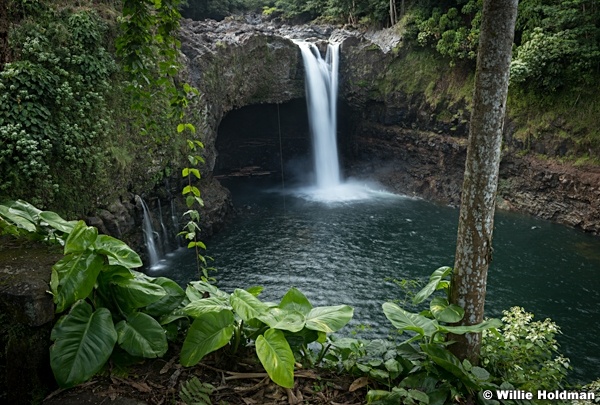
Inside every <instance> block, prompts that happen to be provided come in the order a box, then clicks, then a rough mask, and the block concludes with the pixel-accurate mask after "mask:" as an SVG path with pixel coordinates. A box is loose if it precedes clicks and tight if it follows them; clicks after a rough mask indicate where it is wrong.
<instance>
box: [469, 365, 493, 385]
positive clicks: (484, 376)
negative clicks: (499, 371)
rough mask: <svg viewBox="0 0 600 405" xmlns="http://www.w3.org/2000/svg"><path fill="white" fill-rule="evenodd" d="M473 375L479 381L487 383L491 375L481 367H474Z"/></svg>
mask: <svg viewBox="0 0 600 405" xmlns="http://www.w3.org/2000/svg"><path fill="white" fill-rule="evenodd" d="M471 373H473V375H474V376H475V378H477V379H478V380H479V381H487V380H488V379H489V378H490V373H489V372H488V371H487V370H486V369H485V368H481V367H477V366H474V367H473V368H472V369H471Z"/></svg>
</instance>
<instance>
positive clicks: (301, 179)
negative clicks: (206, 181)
mask: <svg viewBox="0 0 600 405" xmlns="http://www.w3.org/2000/svg"><path fill="white" fill-rule="evenodd" d="M338 102H339V106H338V130H337V143H338V149H339V153H340V166H341V169H342V173H343V170H344V165H345V163H347V162H348V161H349V159H350V157H351V155H352V154H351V151H352V144H353V138H354V134H355V130H356V127H357V121H356V119H355V117H356V116H357V114H354V113H352V112H351V110H350V108H349V107H348V106H347V105H346V104H345V103H344V102H343V101H341V100H339V101H338ZM311 142H312V141H311V136H310V130H309V124H308V113H307V108H306V99H304V98H299V99H294V100H291V101H288V102H285V103H280V104H254V105H249V106H245V107H241V108H238V109H236V110H233V111H230V112H229V113H227V114H226V115H225V116H224V117H223V119H222V120H221V123H220V125H219V128H218V131H217V139H216V149H217V153H218V155H217V160H216V163H215V168H214V175H215V176H217V177H228V176H234V177H243V176H272V177H276V178H281V172H282V167H283V178H284V181H285V182H286V184H287V183H288V182H289V183H290V184H304V183H311V182H312V180H313V177H314V173H313V172H314V167H313V160H312V159H313V157H312V145H311Z"/></svg>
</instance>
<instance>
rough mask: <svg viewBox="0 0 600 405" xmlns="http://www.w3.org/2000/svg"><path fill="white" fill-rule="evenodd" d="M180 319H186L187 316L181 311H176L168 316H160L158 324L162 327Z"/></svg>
mask: <svg viewBox="0 0 600 405" xmlns="http://www.w3.org/2000/svg"><path fill="white" fill-rule="evenodd" d="M180 319H188V316H187V315H186V314H185V313H184V312H183V311H182V310H181V309H176V310H174V311H173V312H171V313H170V314H167V315H163V316H161V317H160V318H159V320H158V323H160V324H161V325H163V326H164V325H168V324H170V323H172V322H175V321H178V320H180Z"/></svg>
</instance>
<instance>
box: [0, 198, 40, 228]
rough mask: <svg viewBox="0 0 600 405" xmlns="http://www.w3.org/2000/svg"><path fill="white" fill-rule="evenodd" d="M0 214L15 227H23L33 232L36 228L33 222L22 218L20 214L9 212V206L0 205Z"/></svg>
mask: <svg viewBox="0 0 600 405" xmlns="http://www.w3.org/2000/svg"><path fill="white" fill-rule="evenodd" d="M0 216H1V217H3V218H5V219H6V220H8V221H10V222H12V223H13V224H15V225H16V226H17V227H19V228H22V229H25V230H26V231H27V232H35V231H36V229H37V228H36V226H35V223H34V222H31V221H30V220H29V219H27V218H23V217H22V216H20V215H18V214H16V213H13V212H11V211H10V208H8V207H5V206H3V205H0Z"/></svg>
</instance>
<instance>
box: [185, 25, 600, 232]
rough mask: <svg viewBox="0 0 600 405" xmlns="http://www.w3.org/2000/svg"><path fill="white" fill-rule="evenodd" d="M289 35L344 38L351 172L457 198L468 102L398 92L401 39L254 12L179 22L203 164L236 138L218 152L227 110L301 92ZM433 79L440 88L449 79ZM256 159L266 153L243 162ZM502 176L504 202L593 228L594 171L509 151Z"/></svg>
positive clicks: (300, 71)
mask: <svg viewBox="0 0 600 405" xmlns="http://www.w3.org/2000/svg"><path fill="white" fill-rule="evenodd" d="M291 38H295V39H308V40H311V41H315V42H317V44H318V45H319V44H320V45H323V44H324V43H325V41H326V40H328V39H332V40H336V41H338V42H341V56H340V58H341V60H340V98H341V99H343V103H342V104H344V105H345V106H346V111H345V112H344V114H347V115H348V117H349V118H347V125H346V127H345V128H344V131H339V133H338V140H339V141H340V142H339V143H340V145H341V155H342V159H343V161H344V163H345V165H346V166H347V167H346V171H347V173H348V174H352V175H361V174H363V175H368V176H369V177H376V178H377V179H378V180H379V181H381V182H382V183H384V184H386V185H387V186H388V187H389V188H390V189H392V190H394V191H397V192H403V193H408V194H414V195H418V196H421V197H424V198H428V199H432V200H437V201H441V202H446V203H449V204H454V205H457V204H459V203H460V191H461V188H462V178H463V172H464V160H465V158H466V139H467V137H468V132H469V105H468V101H465V99H459V100H456V99H455V100H453V101H450V100H441V101H440V100H438V101H437V104H436V105H431V104H429V102H428V98H427V97H426V96H425V94H422V93H418V92H414V91H412V92H410V93H409V92H407V91H404V90H401V86H397V79H398V77H399V76H398V75H397V72H398V69H410V65H406V63H405V58H406V57H407V52H410V50H407V49H406V48H403V47H402V46H401V44H402V38H401V37H400V36H398V35H397V34H396V33H394V32H393V31H390V30H388V31H385V32H367V33H359V32H352V31H347V30H343V29H339V28H335V27H328V26H314V25H307V26H298V27H292V26H285V25H278V24H274V23H272V22H269V21H263V20H262V19H261V18H259V17H256V18H251V17H248V18H240V19H237V20H235V19H233V20H229V21H223V22H215V21H204V22H193V21H189V20H188V21H185V22H184V23H183V24H182V50H183V52H184V54H185V57H186V59H187V72H188V75H189V78H190V81H191V82H192V84H193V85H195V86H196V87H197V88H199V89H200V91H201V93H202V94H203V101H202V103H203V104H202V105H203V107H202V108H204V109H205V111H206V112H207V118H208V128H207V130H206V131H205V145H206V149H207V150H206V154H207V165H208V168H209V169H210V170H213V169H215V162H216V159H217V155H218V154H219V153H222V154H223V155H224V156H230V155H231V154H232V151H231V150H229V148H231V147H235V145H236V144H238V143H239V142H237V139H236V142H233V139H229V140H228V139H220V141H219V144H220V148H225V149H223V150H222V151H219V150H217V147H216V138H217V133H218V128H219V125H220V124H221V122H222V120H223V118H224V117H225V116H226V115H227V114H228V113H229V112H231V111H233V110H237V109H240V108H242V107H245V106H260V105H265V106H266V105H270V106H274V105H276V104H279V103H286V102H289V101H290V100H298V99H300V98H303V97H304V68H303V65H302V60H301V55H300V52H299V50H298V47H297V46H296V44H294V42H293V41H292V40H291ZM321 47H323V46H321ZM436 86H439V87H440V89H439V90H440V91H443V88H444V86H446V85H445V84H444V83H442V84H439V83H438V84H437V85H436ZM436 89H437V88H436ZM434 90H435V89H434ZM435 91H437V90H435ZM257 108H258V107H257ZM242 125H243V123H242ZM517 129H518V128H515V127H514V125H513V123H510V122H508V123H507V125H506V131H505V132H506V133H505V142H506V145H507V146H509V149H510V148H512V147H514V148H515V149H516V150H518V149H519V145H518V142H517V141H516V140H515V139H513V138H514V137H513V134H514V133H515V132H516V130H517ZM225 132H227V131H225ZM229 133H231V131H229ZM242 141H243V140H242ZM540 147H541V146H536V148H538V149H539V148H540ZM549 147H552V148H554V149H556V148H558V149H561V148H562V149H564V148H565V147H567V146H564V145H558V146H556V148H555V147H554V146H552V145H550V146H549ZM554 149H552V150H554ZM558 149H557V150H558ZM562 149H561V150H562ZM257 150H260V148H257ZM563 152H564V151H563ZM563 154H564V153H563ZM274 155H275V153H273V156H274ZM559 155H560V153H559ZM260 159H262V160H264V159H265V157H264V156H257V157H256V158H249V159H248V161H250V162H253V161H261V160H260ZM217 169H219V170H220V169H222V168H217ZM594 173H595V174H594ZM500 176H501V180H500V187H499V202H500V207H501V208H504V209H512V210H517V211H522V212H527V213H530V214H532V215H535V216H538V217H541V218H546V219H550V220H553V221H557V222H560V223H564V224H567V225H571V226H574V227H577V228H581V229H583V230H585V231H588V232H592V233H596V234H597V233H599V232H600V212H599V210H600V208H599V207H600V202H599V200H598V199H599V194H598V193H600V191H598V184H600V179H598V173H596V172H594V171H593V169H591V171H590V170H584V169H577V168H573V167H569V166H567V165H557V164H555V163H552V162H549V161H542V160H539V159H535V158H533V157H522V156H519V155H516V154H515V153H513V152H511V151H510V150H509V151H508V152H507V153H506V155H505V156H504V160H503V164H502V167H501V173H500Z"/></svg>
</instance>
